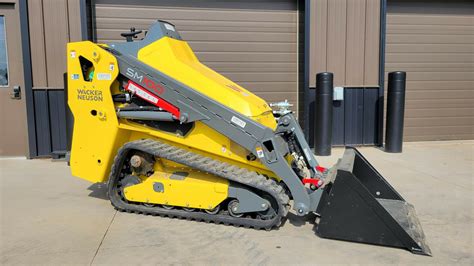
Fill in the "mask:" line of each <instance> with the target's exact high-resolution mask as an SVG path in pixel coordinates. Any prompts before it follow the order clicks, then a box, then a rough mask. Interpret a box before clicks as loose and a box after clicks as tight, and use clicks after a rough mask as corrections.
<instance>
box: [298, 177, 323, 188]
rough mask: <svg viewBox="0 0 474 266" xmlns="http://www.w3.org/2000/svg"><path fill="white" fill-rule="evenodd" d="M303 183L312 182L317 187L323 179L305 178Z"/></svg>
mask: <svg viewBox="0 0 474 266" xmlns="http://www.w3.org/2000/svg"><path fill="white" fill-rule="evenodd" d="M302 182H303V184H311V185H314V186H315V187H319V186H320V185H321V180H319V178H303V180H302Z"/></svg>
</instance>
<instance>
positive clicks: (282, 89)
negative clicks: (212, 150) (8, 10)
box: [93, 0, 299, 110]
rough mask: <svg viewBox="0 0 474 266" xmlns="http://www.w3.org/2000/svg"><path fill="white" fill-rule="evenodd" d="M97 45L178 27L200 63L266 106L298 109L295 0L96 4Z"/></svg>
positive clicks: (117, 0)
mask: <svg viewBox="0 0 474 266" xmlns="http://www.w3.org/2000/svg"><path fill="white" fill-rule="evenodd" d="M94 2H95V3H93V10H94V12H95V16H94V20H95V21H94V22H93V24H95V28H96V30H95V35H96V39H97V40H98V41H99V42H109V41H117V40H123V38H122V37H120V32H124V31H127V30H128V29H129V28H130V27H131V26H134V27H136V28H137V29H147V28H148V26H149V25H150V24H151V23H152V22H153V21H154V20H156V19H162V20H166V21H169V22H171V23H173V24H175V25H176V27H177V29H178V30H179V31H180V33H181V36H182V37H183V38H184V39H185V40H187V41H188V42H189V43H190V45H191V47H192V49H193V50H194V52H195V53H196V54H197V56H198V58H199V59H200V60H201V61H202V62H203V63H204V64H206V65H208V66H209V67H211V68H213V69H215V70H217V71H218V72H220V73H221V74H223V75H225V76H227V77H228V78H230V79H232V80H233V81H235V82H237V83H238V84H240V85H241V86H243V87H245V88H247V89H249V90H251V91H253V92H255V93H256V94H257V95H259V96H261V97H263V98H264V99H266V100H267V101H270V102H272V101H273V102H274V101H282V100H285V99H288V100H289V101H291V102H292V103H294V104H295V110H296V108H297V106H298V105H297V104H296V103H297V98H298V94H297V92H298V78H299V77H298V45H297V44H298V39H297V38H298V35H297V30H298V12H297V1H293V0H277V1H274V0H258V1H252V0H245V1H215V0H205V1H203V0H201V1H190V0H187V1H145V0H133V1H125V0H96V1H94Z"/></svg>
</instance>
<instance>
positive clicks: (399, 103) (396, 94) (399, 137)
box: [385, 71, 406, 153]
mask: <svg viewBox="0 0 474 266" xmlns="http://www.w3.org/2000/svg"><path fill="white" fill-rule="evenodd" d="M405 87H406V72H403V71H396V72H390V73H388V91H387V125H386V131H385V151H386V152H391V153H400V152H402V146H403V124H404V115H405Z"/></svg>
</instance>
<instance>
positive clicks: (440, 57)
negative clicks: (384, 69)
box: [386, 51, 473, 63]
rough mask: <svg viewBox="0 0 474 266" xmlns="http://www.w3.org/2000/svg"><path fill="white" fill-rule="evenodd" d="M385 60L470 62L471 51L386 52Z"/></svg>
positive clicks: (392, 61) (393, 61)
mask: <svg viewBox="0 0 474 266" xmlns="http://www.w3.org/2000/svg"><path fill="white" fill-rule="evenodd" d="M386 60H387V62H391V63H398V62H407V63H411V62H413V63H417V62H429V63H431V62H440V63H457V62H462V63H471V62H472V60H473V58H472V54H471V53H449V52H448V51H446V52H445V53H394V52H391V51H390V52H387V54H386Z"/></svg>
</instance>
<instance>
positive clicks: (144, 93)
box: [127, 82, 158, 104]
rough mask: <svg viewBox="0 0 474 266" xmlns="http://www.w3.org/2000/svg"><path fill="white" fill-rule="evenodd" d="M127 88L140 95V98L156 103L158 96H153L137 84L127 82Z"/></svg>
mask: <svg viewBox="0 0 474 266" xmlns="http://www.w3.org/2000/svg"><path fill="white" fill-rule="evenodd" d="M127 90H129V91H131V92H133V93H134V94H136V95H137V96H138V97H140V98H142V99H144V100H146V101H149V102H151V103H154V104H157V103H158V97H155V96H153V95H151V93H149V92H148V91H146V90H144V89H142V88H140V87H138V86H137V85H135V84H134V83H132V82H129V83H128V87H127Z"/></svg>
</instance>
